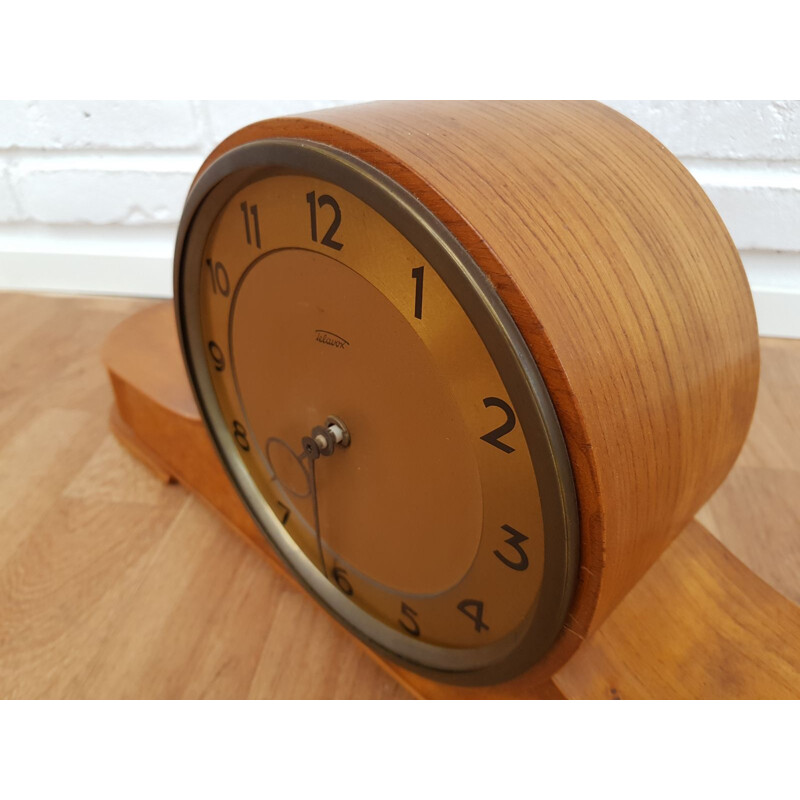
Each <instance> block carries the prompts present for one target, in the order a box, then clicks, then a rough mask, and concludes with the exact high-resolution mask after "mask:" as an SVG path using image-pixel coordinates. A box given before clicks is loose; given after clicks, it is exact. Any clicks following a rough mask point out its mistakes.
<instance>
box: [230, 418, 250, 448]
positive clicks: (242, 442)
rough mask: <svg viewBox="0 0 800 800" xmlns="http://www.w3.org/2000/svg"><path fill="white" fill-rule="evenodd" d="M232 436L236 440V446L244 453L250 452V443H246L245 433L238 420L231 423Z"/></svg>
mask: <svg viewBox="0 0 800 800" xmlns="http://www.w3.org/2000/svg"><path fill="white" fill-rule="evenodd" d="M233 436H234V438H235V439H236V444H238V445H239V447H241V448H242V450H244V451H245V453H246V452H247V451H248V450H250V442H248V441H247V431H246V430H245V429H244V425H242V423H241V422H239V420H238V419H235V420H234V421H233Z"/></svg>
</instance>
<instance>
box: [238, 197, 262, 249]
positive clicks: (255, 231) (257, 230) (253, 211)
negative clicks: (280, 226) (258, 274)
mask: <svg viewBox="0 0 800 800" xmlns="http://www.w3.org/2000/svg"><path fill="white" fill-rule="evenodd" d="M239 208H241V209H242V215H243V216H244V234H245V236H246V237H247V244H253V239H255V242H256V247H257V248H258V249H259V250H260V249H261V227H260V226H259V224H258V206H257V205H252V206H250V208H249V209H248V207H247V202H246V201H243V202H242V204H241V205H240V206H239ZM248 210H249V211H250V213H249V214H248V213H247V212H248ZM250 217H252V218H253V225H252V233H251V230H250Z"/></svg>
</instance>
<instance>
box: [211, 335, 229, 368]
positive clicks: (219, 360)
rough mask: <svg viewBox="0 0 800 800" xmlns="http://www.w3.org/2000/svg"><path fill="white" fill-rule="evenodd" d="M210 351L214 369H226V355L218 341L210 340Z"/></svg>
mask: <svg viewBox="0 0 800 800" xmlns="http://www.w3.org/2000/svg"><path fill="white" fill-rule="evenodd" d="M208 352H209V353H210V354H211V358H212V359H213V361H214V369H215V370H216V371H217V372H222V370H224V369H225V355H224V354H223V352H222V348H221V347H220V346H219V345H218V344H217V343H216V342H214V341H210V342H209V343H208Z"/></svg>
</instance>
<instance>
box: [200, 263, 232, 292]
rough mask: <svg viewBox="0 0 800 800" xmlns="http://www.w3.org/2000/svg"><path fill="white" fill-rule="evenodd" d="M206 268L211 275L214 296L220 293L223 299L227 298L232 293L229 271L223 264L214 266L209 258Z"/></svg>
mask: <svg viewBox="0 0 800 800" xmlns="http://www.w3.org/2000/svg"><path fill="white" fill-rule="evenodd" d="M206 266H207V267H208V271H209V273H210V275H211V288H212V289H213V290H214V294H217V292H219V294H221V295H222V296H223V297H227V296H228V295H229V294H230V293H231V282H230V281H229V280H228V271H227V270H226V269H225V266H224V265H223V263H222V262H221V261H217V263H216V264H213V263H212V262H211V259H210V258H207V259H206Z"/></svg>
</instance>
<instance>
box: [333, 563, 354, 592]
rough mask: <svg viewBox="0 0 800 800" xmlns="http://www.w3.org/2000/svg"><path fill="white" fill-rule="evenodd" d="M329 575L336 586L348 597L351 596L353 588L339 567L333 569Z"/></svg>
mask: <svg viewBox="0 0 800 800" xmlns="http://www.w3.org/2000/svg"><path fill="white" fill-rule="evenodd" d="M331 575H333V579H334V580H335V581H336V585H337V586H338V587H339V588H340V589H341V590H342V591H343V592H344V593H345V594H346V595H347V596H348V597H350V596H352V594H353V587H352V585H351V583H350V581H349V580H347V573H346V572H345V571H344V570H343V569H342V568H341V567H334V568H333V570H332V572H331Z"/></svg>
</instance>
